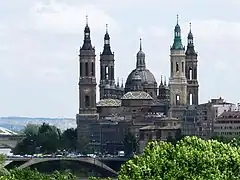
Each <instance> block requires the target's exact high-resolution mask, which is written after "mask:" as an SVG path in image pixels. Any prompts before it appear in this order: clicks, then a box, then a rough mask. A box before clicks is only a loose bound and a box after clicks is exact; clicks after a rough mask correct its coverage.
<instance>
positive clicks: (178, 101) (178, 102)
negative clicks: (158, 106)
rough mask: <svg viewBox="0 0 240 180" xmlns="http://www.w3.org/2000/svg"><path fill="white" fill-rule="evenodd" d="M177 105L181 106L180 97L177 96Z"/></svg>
mask: <svg viewBox="0 0 240 180" xmlns="http://www.w3.org/2000/svg"><path fill="white" fill-rule="evenodd" d="M176 104H177V105H179V104H180V96H179V95H176Z"/></svg>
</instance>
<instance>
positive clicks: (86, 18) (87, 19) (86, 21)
mask: <svg viewBox="0 0 240 180" xmlns="http://www.w3.org/2000/svg"><path fill="white" fill-rule="evenodd" d="M86 25H88V15H86Z"/></svg>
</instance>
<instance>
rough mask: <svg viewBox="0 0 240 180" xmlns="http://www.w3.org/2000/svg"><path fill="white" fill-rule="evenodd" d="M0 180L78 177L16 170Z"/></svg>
mask: <svg viewBox="0 0 240 180" xmlns="http://www.w3.org/2000/svg"><path fill="white" fill-rule="evenodd" d="M0 180H76V177H75V176H73V175H72V174H70V173H69V174H60V173H59V172H57V171H56V172H54V173H53V174H51V175H45V174H42V173H39V172H38V171H37V170H28V169H24V170H20V169H14V170H10V173H9V174H8V175H3V176H0Z"/></svg>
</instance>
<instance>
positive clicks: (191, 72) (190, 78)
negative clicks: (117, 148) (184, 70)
mask: <svg viewBox="0 0 240 180" xmlns="http://www.w3.org/2000/svg"><path fill="white" fill-rule="evenodd" d="M188 73H189V75H188V76H189V80H192V79H193V70H192V68H189V71H188Z"/></svg>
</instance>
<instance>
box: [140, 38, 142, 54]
mask: <svg viewBox="0 0 240 180" xmlns="http://www.w3.org/2000/svg"><path fill="white" fill-rule="evenodd" d="M141 50H142V38H140V51H141Z"/></svg>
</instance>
